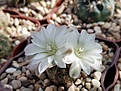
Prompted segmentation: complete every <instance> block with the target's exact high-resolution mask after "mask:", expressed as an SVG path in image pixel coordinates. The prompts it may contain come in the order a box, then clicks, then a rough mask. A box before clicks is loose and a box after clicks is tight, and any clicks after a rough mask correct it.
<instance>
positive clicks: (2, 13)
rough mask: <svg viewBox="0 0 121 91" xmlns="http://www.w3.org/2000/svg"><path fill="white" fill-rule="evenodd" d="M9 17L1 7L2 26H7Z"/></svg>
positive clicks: (0, 21) (0, 22) (0, 19)
mask: <svg viewBox="0 0 121 91" xmlns="http://www.w3.org/2000/svg"><path fill="white" fill-rule="evenodd" d="M8 22H9V19H8V17H7V15H6V14H4V12H3V11H2V9H0V28H5V27H6V26H7V25H8Z"/></svg>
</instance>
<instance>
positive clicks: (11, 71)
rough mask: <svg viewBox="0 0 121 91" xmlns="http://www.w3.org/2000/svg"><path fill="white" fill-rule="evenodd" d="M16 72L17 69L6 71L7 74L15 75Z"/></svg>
mask: <svg viewBox="0 0 121 91" xmlns="http://www.w3.org/2000/svg"><path fill="white" fill-rule="evenodd" d="M15 71H16V69H15V68H8V69H6V73H9V74H13V73H14V72H15Z"/></svg>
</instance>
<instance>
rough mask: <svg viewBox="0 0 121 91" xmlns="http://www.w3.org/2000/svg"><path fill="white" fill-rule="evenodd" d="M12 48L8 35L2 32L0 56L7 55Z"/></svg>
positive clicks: (0, 36) (0, 35)
mask: <svg viewBox="0 0 121 91" xmlns="http://www.w3.org/2000/svg"><path fill="white" fill-rule="evenodd" d="M10 50H11V42H10V41H9V39H8V37H6V36H4V35H3V34H0V58H2V57H5V56H7V55H8V54H9V53H10Z"/></svg>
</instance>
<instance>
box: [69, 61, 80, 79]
mask: <svg viewBox="0 0 121 91" xmlns="http://www.w3.org/2000/svg"><path fill="white" fill-rule="evenodd" d="M80 72H81V66H80V64H79V63H76V62H74V63H72V65H71V67H70V70H69V75H70V77H73V78H78V77H79V75H80Z"/></svg>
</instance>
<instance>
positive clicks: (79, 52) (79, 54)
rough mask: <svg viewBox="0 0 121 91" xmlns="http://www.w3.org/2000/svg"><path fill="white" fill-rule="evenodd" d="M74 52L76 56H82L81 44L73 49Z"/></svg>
mask: <svg viewBox="0 0 121 91" xmlns="http://www.w3.org/2000/svg"><path fill="white" fill-rule="evenodd" d="M75 54H76V56H77V57H79V58H81V57H82V56H84V54H85V53H84V48H83V47H82V46H81V47H78V48H77V49H76V50H75Z"/></svg>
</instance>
